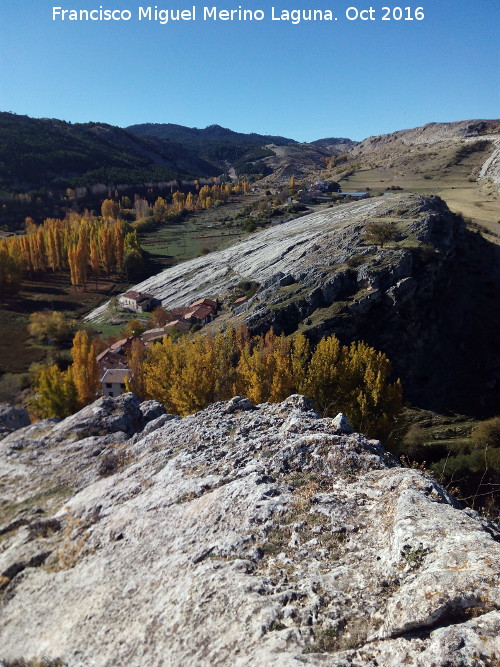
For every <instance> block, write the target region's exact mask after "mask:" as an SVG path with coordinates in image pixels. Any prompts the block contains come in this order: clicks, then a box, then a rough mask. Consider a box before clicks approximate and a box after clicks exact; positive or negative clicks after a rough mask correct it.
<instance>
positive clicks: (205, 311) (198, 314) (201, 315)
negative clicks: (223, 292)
mask: <svg viewBox="0 0 500 667" xmlns="http://www.w3.org/2000/svg"><path fill="white" fill-rule="evenodd" d="M213 312H214V308H213V306H198V307H197V308H194V309H193V310H192V311H190V312H187V313H186V315H185V317H186V319H189V318H190V317H194V318H195V319H197V320H204V319H205V317H207V316H208V315H211V314H212V313H213Z"/></svg>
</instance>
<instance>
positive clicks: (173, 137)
mask: <svg viewBox="0 0 500 667" xmlns="http://www.w3.org/2000/svg"><path fill="white" fill-rule="evenodd" d="M125 129H126V130H127V132H130V133H131V134H134V135H136V136H141V137H144V136H149V137H153V136H155V137H158V138H159V139H169V140H170V141H179V142H181V143H185V144H189V143H191V142H193V143H197V141H199V140H204V141H207V140H208V141H213V140H218V139H231V140H237V141H238V142H240V143H244V144H247V145H250V146H254V145H255V144H259V145H265V144H278V145H281V144H296V143H298V142H297V141H295V139H288V138H286V137H281V136H274V135H269V134H258V133H256V132H250V133H243V132H234V131H233V130H230V129H229V128H227V127H222V126H221V125H208V126H207V127H205V128H198V127H187V126H184V125H176V124H175V123H140V124H138V125H129V126H128V127H126V128H125Z"/></svg>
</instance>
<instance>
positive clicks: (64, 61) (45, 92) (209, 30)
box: [0, 0, 500, 141]
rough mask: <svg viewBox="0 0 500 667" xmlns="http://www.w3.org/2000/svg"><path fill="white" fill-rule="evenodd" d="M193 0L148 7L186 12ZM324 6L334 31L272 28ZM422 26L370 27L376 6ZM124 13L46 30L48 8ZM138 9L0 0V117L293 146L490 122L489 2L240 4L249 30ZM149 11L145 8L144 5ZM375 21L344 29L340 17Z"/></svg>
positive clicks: (254, 0)
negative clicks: (194, 131)
mask: <svg viewBox="0 0 500 667" xmlns="http://www.w3.org/2000/svg"><path fill="white" fill-rule="evenodd" d="M192 3H193V0H185V1H184V2H182V0H169V3H168V4H167V3H166V2H164V3H162V1H161V0H157V3H156V4H157V6H158V7H159V8H162V9H163V8H165V9H166V8H169V9H184V8H190V7H191V6H192ZM273 4H274V6H275V7H276V8H278V10H279V11H280V10H281V9H305V10H307V9H313V8H316V9H323V10H326V9H331V10H332V11H333V12H334V15H335V16H337V17H338V20H337V21H334V22H324V23H319V22H316V23H312V22H311V23H306V22H303V23H300V24H298V25H291V24H290V23H285V22H282V21H281V22H277V21H274V22H273V21H271V20H270V14H271V6H272V5H273ZM398 4H399V6H402V7H406V6H410V7H411V8H412V10H415V8H416V7H418V6H423V9H424V13H425V19H424V20H423V21H415V20H414V21H411V22H409V21H408V22H406V21H381V20H380V19H381V17H382V12H381V7H382V6H391V7H394V6H398ZM54 5H55V6H61V7H63V8H65V9H71V8H73V9H96V8H97V9H98V8H99V6H102V7H103V8H105V9H107V8H112V9H115V8H119V9H129V10H131V11H132V12H133V17H134V19H133V20H131V21H129V22H103V23H96V22H88V23H79V22H78V23H77V22H69V21H65V22H64V23H62V22H60V21H59V22H53V21H52V7H53V6H54ZM141 5H142V6H148V3H147V2H143V3H141V2H140V1H138V0H101V1H100V2H99V0H96V2H89V0H70V1H69V2H68V1H66V0H52V1H49V2H48V1H47V0H0V110H3V111H13V112H15V113H20V114H27V115H29V116H33V117H51V118H52V117H53V118H62V119H64V120H68V121H72V122H86V121H103V122H107V123H111V124H114V125H120V126H127V125H130V124H133V123H143V122H165V123H166V122H172V123H179V124H181V125H188V126H191V127H205V126H206V125H209V124H212V123H218V124H220V125H223V126H225V127H230V128H231V129H233V130H237V131H240V132H259V133H263V134H266V133H268V134H280V135H283V136H288V137H292V138H294V139H298V140H301V141H312V140H314V139H318V138H321V137H326V136H345V137H350V138H352V139H363V138H364V137H366V136H369V135H375V134H381V133H386V132H392V131H395V130H398V129H404V128H409V127H415V126H418V125H422V124H424V123H427V122H431V121H439V122H440V121H453V120H464V119H469V118H495V117H498V116H499V115H500V113H499V110H500V104H499V102H500V99H499V95H498V86H499V64H500V60H499V55H500V53H499V47H498V44H499V43H500V39H499V37H500V34H499V29H498V25H499V19H500V11H499V9H498V2H497V0H478V1H477V2H476V3H475V4H473V3H472V2H471V1H470V0H468V1H467V2H465V1H464V0H457V1H455V2H450V1H449V0H447V1H445V0H439V1H438V0H431V2H429V3H427V2H426V1H425V0H420V2H416V3H409V2H406V3H402V2H400V3H398V2H397V1H396V2H395V3H390V2H381V3H375V2H374V3H372V4H370V2H359V3H356V2H355V0H350V1H349V2H342V1H339V0H332V1H331V2H326V1H324V0H318V2H314V1H313V0H302V2H300V1H299V0H287V1H279V0H276V2H275V3H273V2H269V1H268V0H262V2H261V1H260V0H249V1H248V2H247V3H246V4H245V2H244V0H241V2H240V5H241V7H243V8H244V9H252V10H256V9H262V10H264V12H265V13H266V19H265V20H264V21H261V22H254V23H250V22H241V23H238V22H215V23H214V22H203V21H201V20H199V19H200V11H201V8H202V7H203V6H204V5H206V6H214V5H215V6H217V7H218V8H219V9H233V8H237V7H238V6H239V4H238V2H235V3H234V4H231V3H230V2H225V3H224V4H222V3H221V4H218V3H217V2H204V3H200V2H197V3H196V5H197V7H198V20H197V21H196V22H185V23H170V24H168V25H164V26H162V25H159V24H157V23H144V22H142V23H139V22H138V21H137V20H136V13H137V8H138V7H139V6H141ZM152 6H154V4H153V5H152ZM351 6H354V7H357V8H358V9H365V8H367V7H370V6H372V7H374V8H375V10H376V14H375V15H376V16H377V20H376V21H361V20H358V21H351V22H350V21H347V20H346V18H345V10H346V8H347V7H351Z"/></svg>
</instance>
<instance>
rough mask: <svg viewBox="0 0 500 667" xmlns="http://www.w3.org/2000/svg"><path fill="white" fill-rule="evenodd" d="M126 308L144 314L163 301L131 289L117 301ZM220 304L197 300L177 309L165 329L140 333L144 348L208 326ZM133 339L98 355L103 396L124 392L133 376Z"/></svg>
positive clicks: (130, 337)
mask: <svg viewBox="0 0 500 667" xmlns="http://www.w3.org/2000/svg"><path fill="white" fill-rule="evenodd" d="M118 302H119V303H120V305H121V306H122V307H123V308H126V309H127V310H130V311H132V312H135V313H144V312H147V311H149V310H153V309H154V308H156V307H157V306H160V305H161V301H159V300H158V299H156V298H155V297H154V296H152V295H151V294H147V293H145V292H137V291H135V290H129V291H128V292H125V294H122V295H121V296H120V297H119V298H118ZM219 308H220V304H219V302H218V300H217V299H215V300H214V299H206V298H204V299H198V301H195V302H194V303H191V304H190V305H189V306H183V307H180V308H174V309H173V310H170V311H169V312H170V315H171V316H172V317H173V318H174V319H171V320H170V321H169V322H167V323H166V324H165V326H163V327H157V328H155V329H148V330H147V331H144V333H142V334H141V336H140V340H141V341H142V343H143V344H144V345H145V346H148V345H151V344H152V343H154V342H156V341H160V340H162V338H163V337H164V336H166V335H168V334H169V333H171V332H173V331H178V332H180V333H188V332H189V331H190V330H191V327H193V326H195V325H198V326H203V325H205V324H208V323H209V322H211V321H212V320H213V318H214V317H215V316H216V315H217V312H218V310H219ZM133 340H134V336H129V337H128V338H122V339H121V340H118V341H116V342H115V343H113V344H112V345H110V346H109V347H108V348H106V349H105V350H104V351H103V352H101V353H100V354H99V355H98V356H97V364H98V367H99V377H100V382H101V387H102V393H103V395H104V396H111V397H116V396H119V395H120V394H122V393H123V392H124V391H125V379H126V378H127V377H129V376H130V369H129V368H128V362H127V354H128V352H129V351H130V348H131V347H132V341H133Z"/></svg>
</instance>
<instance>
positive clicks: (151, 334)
mask: <svg viewBox="0 0 500 667" xmlns="http://www.w3.org/2000/svg"><path fill="white" fill-rule="evenodd" d="M164 335H165V329H164V327H160V328H159V329H148V331H145V332H144V333H143V334H142V336H141V340H142V342H143V343H149V341H151V340H156V339H157V338H163V336H164Z"/></svg>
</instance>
